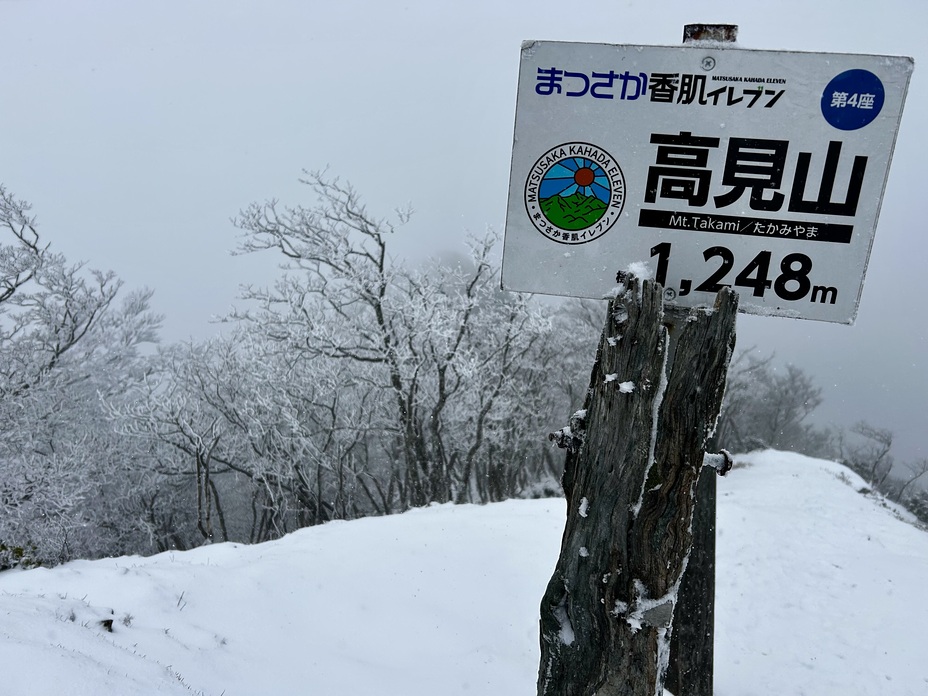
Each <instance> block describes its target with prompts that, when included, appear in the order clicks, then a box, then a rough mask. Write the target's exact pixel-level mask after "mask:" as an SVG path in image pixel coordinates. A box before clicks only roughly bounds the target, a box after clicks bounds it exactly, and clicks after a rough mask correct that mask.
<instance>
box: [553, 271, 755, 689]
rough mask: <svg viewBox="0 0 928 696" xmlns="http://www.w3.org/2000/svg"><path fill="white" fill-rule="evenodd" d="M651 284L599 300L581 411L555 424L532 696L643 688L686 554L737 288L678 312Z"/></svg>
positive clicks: (652, 676)
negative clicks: (557, 496) (553, 529)
mask: <svg viewBox="0 0 928 696" xmlns="http://www.w3.org/2000/svg"><path fill="white" fill-rule="evenodd" d="M662 292H663V290H662V288H661V286H660V285H658V284H656V283H654V282H651V281H644V282H643V283H641V282H639V281H638V280H637V279H635V278H629V279H628V280H627V284H626V287H625V290H624V292H623V293H622V294H621V295H620V296H618V297H617V298H616V299H615V300H614V301H612V302H611V303H610V306H609V311H608V316H607V319H606V325H605V328H604V330H603V335H602V337H601V339H600V344H599V348H598V351H597V356H596V361H595V364H594V366H593V370H592V374H591V377H590V388H589V391H588V394H587V400H586V406H585V409H584V411H582V412H579V413H578V414H575V415H574V417H572V418H571V426H570V429H569V431H567V432H564V431H562V433H561V434H560V435H561V437H560V441H561V444H562V445H563V446H565V447H566V448H567V450H568V453H567V461H566V465H565V472H564V481H563V483H564V491H565V494H566V497H567V522H566V525H565V529H564V536H563V539H562V544H561V552H560V556H559V558H558V561H557V564H556V566H555V570H554V573H553V575H552V577H551V580H550V581H549V583H548V586H547V589H546V591H545V594H544V596H543V598H542V604H541V663H540V665H539V674H538V694H539V695H543V696H554V695H555V694H556V695H562V696H593V694H596V696H620V695H621V696H644V695H646V694H647V695H648V696H653V695H654V694H655V693H659V692H658V691H657V688H658V685H659V684H661V683H662V681H663V674H664V671H665V669H666V665H667V661H668V659H669V650H670V648H669V635H670V623H671V620H672V616H673V608H674V601H675V599H676V594H677V590H678V588H679V583H680V581H681V577H682V574H683V570H684V568H685V564H686V562H687V557H688V554H689V552H690V547H691V542H692V533H691V530H690V525H691V521H692V517H693V509H694V504H695V493H696V483H697V480H698V476H699V472H700V470H701V468H702V460H703V454H704V452H705V446H706V441H707V439H708V437H709V435H710V433H711V430H712V428H713V427H714V424H715V421H716V419H717V417H718V412H719V408H720V406H721V400H722V396H723V393H724V386H725V375H726V371H727V367H728V361H729V359H730V356H731V351H732V349H733V347H734V337H735V332H734V328H735V315H736V312H737V296H736V295H734V293H731V292H730V291H727V290H726V291H723V292H722V293H720V295H719V298H718V302H717V306H716V309H715V310H712V311H706V310H698V311H693V312H691V313H690V314H689V315H688V316H687V317H686V318H685V320H684V321H682V322H678V328H677V329H676V332H677V333H678V336H677V337H676V341H675V350H674V355H673V357H672V364H669V365H667V368H668V369H667V370H666V379H665V376H664V375H665V362H666V361H667V357H668V333H667V328H666V327H665V326H664V323H663V308H662V301H661V296H662Z"/></svg>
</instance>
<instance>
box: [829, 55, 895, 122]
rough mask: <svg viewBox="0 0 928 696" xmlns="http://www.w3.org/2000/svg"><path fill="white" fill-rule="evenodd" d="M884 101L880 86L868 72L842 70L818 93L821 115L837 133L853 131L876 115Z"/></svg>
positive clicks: (884, 95)
mask: <svg viewBox="0 0 928 696" xmlns="http://www.w3.org/2000/svg"><path fill="white" fill-rule="evenodd" d="M885 98H886V92H885V90H884V89H883V83H882V82H881V81H880V78H878V77H877V76H876V75H874V74H873V73H872V72H870V71H869V70H860V69H856V70H845V71H844V72H843V73H841V74H840V75H836V76H835V77H833V78H832V79H831V82H829V83H828V86H827V87H825V91H824V92H822V115H823V116H824V117H825V120H826V121H828V123H830V124H831V125H832V126H834V127H835V128H838V129H839V130H845V131H852V130H857V129H858V128H863V127H864V126H866V125H867V124H868V123H870V122H871V121H873V119H875V118H876V117H877V116H878V115H879V113H880V110H881V109H882V108H883V101H884V99H885Z"/></svg>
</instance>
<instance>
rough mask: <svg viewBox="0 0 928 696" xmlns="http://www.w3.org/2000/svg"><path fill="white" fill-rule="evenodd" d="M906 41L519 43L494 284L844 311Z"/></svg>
mask: <svg viewBox="0 0 928 696" xmlns="http://www.w3.org/2000/svg"><path fill="white" fill-rule="evenodd" d="M912 68H913V62H912V60H911V59H910V58H902V57H894V56H869V55H846V54H825V53H795V52H781V51H753V50H745V49H739V48H733V47H726V46H725V45H719V44H690V45H686V46H680V47H656V46H612V45H602V44H578V43H562V42H547V41H536V42H526V43H525V44H524V45H523V47H522V62H521V69H520V73H519V89H518V99H517V105H516V123H515V136H514V139H513V152H512V170H511V178H510V185H509V207H508V211H507V217H506V235H505V242H504V253H503V287H504V288H506V289H509V290H518V291H527V292H538V293H545V294H551V295H570V296H575V297H603V296H605V295H607V294H608V293H609V292H610V290H611V289H612V288H613V287H614V286H615V284H616V272H617V271H620V270H626V269H628V268H629V267H630V266H632V265H633V264H638V267H639V268H640V267H641V266H640V264H642V263H643V264H646V265H647V266H648V267H649V270H650V273H651V275H652V276H653V277H656V278H657V280H658V281H660V282H661V283H662V284H663V285H664V287H665V289H666V290H665V298H666V299H667V301H668V304H670V305H673V306H680V307H693V306H705V305H707V304H710V303H712V302H713V301H714V298H715V294H716V292H717V291H718V290H719V289H720V288H721V287H723V286H729V287H733V288H735V290H737V291H738V293H739V295H740V306H741V310H742V311H745V312H750V313H753V314H769V315H778V316H790V317H799V318H804V319H816V320H821V321H832V322H841V323H852V322H853V321H854V318H855V316H856V313H857V306H858V303H859V299H860V293H861V290H862V288H863V279H864V272H865V270H866V267H867V260H868V258H869V255H870V247H871V244H872V242H873V234H874V231H875V228H876V223H877V217H878V214H879V207H880V201H881V198H882V193H883V188H884V186H885V184H886V178H887V175H888V173H889V163H890V159H891V156H892V151H893V145H894V142H895V137H896V132H897V129H898V126H899V120H900V118H901V115H902V107H903V102H904V100H905V94H906V89H907V87H908V81H909V76H910V75H911V73H912Z"/></svg>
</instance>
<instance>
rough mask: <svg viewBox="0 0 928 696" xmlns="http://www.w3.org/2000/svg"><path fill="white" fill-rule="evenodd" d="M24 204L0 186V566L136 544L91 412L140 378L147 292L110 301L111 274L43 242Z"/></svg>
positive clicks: (117, 449) (122, 485) (103, 423)
mask: <svg viewBox="0 0 928 696" xmlns="http://www.w3.org/2000/svg"><path fill="white" fill-rule="evenodd" d="M29 210H30V209H29V205H28V204H27V203H25V202H23V201H20V200H18V199H16V198H15V197H14V196H13V195H11V194H9V193H8V192H7V191H6V190H5V189H3V188H2V187H0V233H2V235H3V238H2V241H0V433H2V437H0V501H2V504H3V510H4V514H3V516H2V517H0V545H2V546H3V547H5V548H6V556H5V557H4V558H0V567H3V566H4V565H11V564H12V563H13V562H15V561H16V560H17V559H16V558H15V556H16V555H17V554H19V556H20V558H19V560H20V561H21V562H25V561H26V560H28V558H23V555H24V554H23V553H22V552H24V551H28V553H27V554H25V555H26V556H28V557H29V558H32V560H33V561H35V562H53V561H57V560H63V559H66V558H69V557H71V556H74V555H100V554H102V553H108V552H110V551H112V550H113V549H120V548H124V547H125V546H126V545H129V546H133V545H134V544H135V541H134V540H133V541H129V540H128V537H130V536H131V535H132V533H133V530H132V528H131V525H126V524H125V520H124V510H123V507H124V506H126V505H128V504H129V503H128V500H129V498H130V497H131V493H130V488H131V481H132V477H131V475H128V474H127V473H126V472H131V471H132V470H133V467H132V463H131V462H130V461H129V460H128V459H127V458H126V456H125V453H124V452H123V451H122V444H121V443H120V441H119V438H118V437H117V436H116V435H115V434H114V432H113V430H112V428H111V427H110V424H109V422H108V421H107V419H106V417H105V414H104V413H103V411H102V408H101V405H100V399H99V397H100V395H101V394H110V395H118V394H120V393H121V391H122V389H123V388H124V385H125V383H126V381H127V380H131V379H134V378H136V377H137V376H138V375H140V374H141V372H142V371H143V370H144V367H143V361H142V360H141V357H140V354H139V347H140V345H141V344H143V343H145V342H149V341H153V340H155V338H156V331H157V327H158V323H159V318H158V317H156V316H154V315H153V314H151V312H150V311H149V309H148V302H149V298H150V293H149V292H147V291H143V292H135V293H130V294H128V295H126V296H125V298H124V299H123V300H122V301H121V302H118V301H117V300H116V295H117V293H118V291H119V288H120V282H119V281H118V279H116V278H115V276H114V275H113V274H111V273H101V272H97V271H87V270H85V269H84V268H83V266H82V265H81V264H69V263H68V262H67V261H66V259H65V258H64V257H63V256H61V255H60V254H53V253H51V252H50V251H49V248H48V246H47V245H46V244H43V243H42V241H41V239H40V236H39V233H38V231H37V227H36V223H35V219H34V217H33V216H32V215H31V214H30V212H29Z"/></svg>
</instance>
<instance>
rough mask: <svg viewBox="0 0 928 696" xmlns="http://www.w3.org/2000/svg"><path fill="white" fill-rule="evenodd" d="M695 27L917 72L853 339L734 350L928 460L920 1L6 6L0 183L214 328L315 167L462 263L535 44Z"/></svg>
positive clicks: (216, 1) (179, 330) (828, 334)
mask: <svg viewBox="0 0 928 696" xmlns="http://www.w3.org/2000/svg"><path fill="white" fill-rule="evenodd" d="M694 21H703V22H729V23H736V24H739V25H740V27H741V31H740V37H739V38H740V41H739V43H740V45H741V46H742V47H744V48H760V49H793V50H801V51H830V52H844V53H848V52H859V53H876V54H890V55H907V56H912V57H914V58H915V61H916V68H915V73H914V75H913V79H912V82H911V84H910V88H909V95H908V100H907V103H906V108H905V114H904V116H903V120H902V126H901V129H900V133H899V138H898V141H897V146H896V154H895V157H894V161H893V167H892V171H891V174H890V177H889V182H888V186H887V190H886V194H885V199H884V203H883V208H882V213H881V217H880V225H879V228H878V231H877V234H876V240H875V243H874V246H873V252H872V255H871V259H870V267H869V271H868V274H867V280H866V283H865V286H864V292H863V298H862V301H861V305H860V311H859V315H858V319H857V323H856V325H854V326H852V327H849V326H842V325H832V324H825V323H820V322H810V321H799V320H791V319H774V318H763V317H754V316H746V315H742V316H741V317H740V318H739V337H738V340H739V345H740V346H741V347H748V346H757V348H758V350H759V351H761V352H762V353H765V354H766V353H770V352H775V353H776V354H777V356H778V360H779V361H780V362H793V363H795V364H797V365H799V366H800V367H802V368H803V369H805V370H807V371H808V372H810V373H811V374H813V375H814V376H815V378H816V380H817V381H818V383H819V384H820V385H821V386H822V387H824V388H825V397H826V401H825V404H824V405H823V406H822V408H821V409H820V415H821V419H822V420H823V421H824V422H835V423H839V424H844V425H849V424H851V423H853V422H854V421H856V420H859V419H866V420H868V421H870V422H871V423H873V424H874V425H878V426H881V427H888V428H891V429H893V430H894V431H895V432H896V434H897V456H898V457H899V458H902V459H914V458H921V457H926V456H928V446H926V445H925V444H924V441H925V437H926V431H928V427H926V426H928V368H926V364H925V354H926V350H928V328H926V321H925V320H926V309H925V264H926V258H928V234H926V224H925V222H924V213H923V211H924V203H923V198H924V196H925V192H924V182H925V179H926V177H925V171H924V163H925V162H926V161H928V145H926V136H925V135H924V133H923V125H924V124H925V123H926V122H928V77H926V74H928V73H926V72H925V71H926V70H928V60H926V58H928V48H926V46H928V42H926V39H925V27H926V26H928V4H926V3H925V2H924V1H923V0H884V1H883V2H872V1H870V2H863V1H860V0H836V1H830V0H829V1H818V2H815V3H809V2H808V0H784V2H780V3H766V2H765V3H751V2H746V1H745V0H740V1H736V2H700V3H694V2H692V1H691V0H690V1H686V2H681V1H678V0H665V1H664V2H660V3H655V2H653V0H646V1H637V0H635V1H633V2H621V1H619V0H604V1H599V0H590V1H587V2H584V3H563V2H551V1H549V0H532V1H530V2H529V1H527V0H514V1H512V2H498V0H494V1H492V2H491V1H486V0H474V1H470V2H455V3H452V2H440V1H436V0H411V1H410V2H398V3H392V2H374V1H373V0H367V1H363V0H342V1H341V2H338V3H329V2H306V1H302V0H276V1H275V2H257V1H245V0H238V1H236V0H184V1H180V0H158V1H157V2H156V1H155V0H145V1H138V2H131V3H127V2H121V1H116V0H110V1H90V0H82V1H80V2H75V1H73V0H68V1H65V0H6V1H3V0H0V26H2V27H3V34H4V40H3V41H2V42H0V57H2V65H3V70H2V71H0V94H2V95H3V105H2V108H0V181H2V182H3V183H4V184H5V185H6V186H7V187H8V188H9V189H10V190H12V191H13V192H15V193H16V194H17V195H18V196H20V197H22V198H25V199H27V200H29V201H31V202H32V204H33V206H34V212H35V213H36V214H37V215H38V218H39V223H40V229H41V231H42V232H43V234H44V236H45V239H46V240H47V241H50V242H51V243H52V245H53V248H54V249H56V250H57V251H60V252H63V253H65V254H66V255H67V256H68V258H69V259H71V260H86V261H88V263H89V265H90V266H92V267H97V268H104V269H112V270H114V271H116V273H117V274H118V275H119V276H120V277H122V278H123V279H124V280H125V281H126V283H127V284H128V285H129V286H143V285H144V286H149V287H152V288H154V289H155V291H156V295H155V308H156V309H157V310H158V311H160V312H162V313H164V314H165V315H166V316H167V320H166V324H165V332H164V337H165V339H167V340H171V341H173V340H179V339H184V338H187V337H190V336H193V337H195V338H203V337H206V336H208V335H211V334H213V333H215V331H216V327H215V326H214V325H211V324H210V323H209V321H210V317H211V316H214V315H218V314H222V313H224V312H225V311H227V310H228V309H229V307H230V306H231V305H232V304H233V302H234V301H235V297H236V294H237V291H238V285H239V283H245V282H258V283H263V282H267V281H268V280H269V279H270V278H272V277H273V266H274V263H276V260H274V259H270V258H266V259H257V258H241V257H236V258H233V257H230V256H229V254H228V252H229V250H230V249H232V248H233V247H234V246H235V244H236V239H237V232H236V230H235V229H234V228H233V226H232V225H231V224H230V222H229V219H230V217H232V216H234V215H235V213H236V212H237V211H238V210H239V209H240V208H242V207H244V206H245V205H247V204H248V203H249V202H251V201H253V200H264V199H266V198H271V197H276V198H279V199H281V200H282V201H283V202H286V203H297V202H307V200H306V198H305V195H304V194H305V190H304V189H303V188H302V187H301V186H300V185H299V184H298V183H297V178H298V177H299V175H300V173H301V170H302V169H303V168H307V169H315V168H321V167H324V166H326V165H329V166H330V167H331V169H332V171H333V172H335V173H336V174H339V175H341V176H342V177H343V178H344V179H347V180H349V181H351V182H352V183H354V184H355V185H356V187H357V188H358V189H359V190H360V191H361V192H362V193H363V194H364V196H365V199H366V200H367V202H368V204H369V207H370V208H371V209H372V210H373V211H377V212H381V213H383V214H388V213H389V212H390V211H391V210H392V209H394V208H395V207H398V206H404V205H406V204H407V203H410V204H411V205H412V207H413V208H414V209H415V210H416V215H415V217H414V218H413V221H412V222H411V223H410V224H409V226H408V228H407V229H406V230H405V232H404V236H405V237H406V241H405V242H404V244H403V246H402V247H401V248H400V253H406V254H409V255H410V256H413V257H418V256H421V255H422V254H424V253H439V252H442V251H445V250H461V249H463V246H462V242H463V238H464V236H465V234H466V232H467V231H469V230H470V231H477V232H479V231H481V230H483V229H484V228H485V227H486V226H488V225H489V226H492V227H495V228H498V229H502V227H503V223H504V218H505V211H506V196H507V188H508V177H509V161H510V154H511V145H512V129H513V117H514V108H515V89H516V78H517V74H518V68H519V54H520V45H521V42H522V41H523V40H525V39H550V40H564V41H593V42H606V43H628V44H664V45H675V44H678V43H679V42H680V41H681V36H682V27H683V25H684V24H686V23H688V22H694ZM920 162H921V163H923V164H919V163H920Z"/></svg>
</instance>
